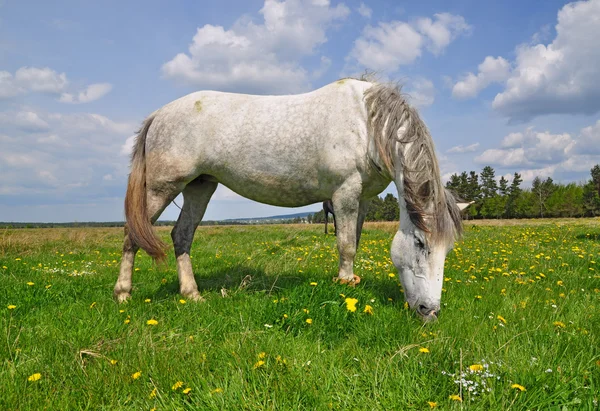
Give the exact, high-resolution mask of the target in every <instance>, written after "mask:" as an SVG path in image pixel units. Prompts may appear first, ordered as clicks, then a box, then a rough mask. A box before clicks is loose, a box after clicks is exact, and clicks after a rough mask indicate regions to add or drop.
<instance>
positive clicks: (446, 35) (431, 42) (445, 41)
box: [417, 13, 471, 55]
mask: <svg viewBox="0 0 600 411" xmlns="http://www.w3.org/2000/svg"><path fill="white" fill-rule="evenodd" d="M434 18H435V20H432V19H430V18H429V17H425V18H420V19H418V20H417V27H418V29H419V32H421V33H422V34H423V35H424V36H425V37H426V38H427V49H428V50H429V51H431V52H432V53H433V54H435V55H438V54H440V53H442V52H443V51H444V49H445V48H446V47H448V45H449V44H450V42H451V41H453V40H455V39H456V38H457V37H458V36H459V35H461V34H468V33H470V31H471V26H469V25H468V24H467V22H466V21H465V19H464V17H462V16H457V15H454V14H450V13H438V14H434Z"/></svg>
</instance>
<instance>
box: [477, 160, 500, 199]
mask: <svg viewBox="0 0 600 411" xmlns="http://www.w3.org/2000/svg"><path fill="white" fill-rule="evenodd" d="M497 194H498V183H497V182H496V173H495V172H494V169H493V168H492V167H490V166H485V167H484V168H483V170H481V196H482V198H483V199H484V200H485V199H487V198H492V197H494V196H496V195H497Z"/></svg>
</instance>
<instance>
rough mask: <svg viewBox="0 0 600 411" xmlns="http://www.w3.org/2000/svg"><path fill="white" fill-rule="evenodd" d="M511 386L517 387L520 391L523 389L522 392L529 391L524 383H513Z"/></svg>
mask: <svg viewBox="0 0 600 411" xmlns="http://www.w3.org/2000/svg"><path fill="white" fill-rule="evenodd" d="M510 388H514V389H517V390H519V391H521V392H522V391H527V388H525V387H523V386H522V385H520V384H513V385H511V386H510Z"/></svg>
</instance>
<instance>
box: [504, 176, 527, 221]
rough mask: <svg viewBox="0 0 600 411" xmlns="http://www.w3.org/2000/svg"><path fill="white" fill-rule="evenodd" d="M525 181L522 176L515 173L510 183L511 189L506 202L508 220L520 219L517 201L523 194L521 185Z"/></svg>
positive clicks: (509, 188)
mask: <svg viewBox="0 0 600 411" xmlns="http://www.w3.org/2000/svg"><path fill="white" fill-rule="evenodd" d="M522 182H523V179H522V178H521V174H519V173H515V174H514V176H513V179H512V182H511V183H510V187H508V198H507V200H506V216H507V217H508V218H515V217H518V215H517V210H516V203H517V199H518V198H519V196H520V195H521V193H522V192H523V190H521V183H522Z"/></svg>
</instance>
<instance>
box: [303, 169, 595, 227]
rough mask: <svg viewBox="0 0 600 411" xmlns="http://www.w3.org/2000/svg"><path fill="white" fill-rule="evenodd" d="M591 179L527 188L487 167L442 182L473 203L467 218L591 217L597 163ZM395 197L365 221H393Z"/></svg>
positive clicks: (538, 182) (318, 218)
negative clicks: (497, 177) (497, 175)
mask: <svg viewBox="0 0 600 411" xmlns="http://www.w3.org/2000/svg"><path fill="white" fill-rule="evenodd" d="M590 174H591V178H590V179H589V180H588V181H586V182H581V183H567V184H563V183H556V182H554V180H552V178H550V177H547V178H546V179H543V178H541V177H535V178H534V179H533V182H532V184H531V187H530V188H522V187H521V183H522V182H523V179H522V178H521V175H520V174H519V173H514V174H513V176H512V178H511V179H510V180H508V179H506V178H505V177H504V176H501V177H500V179H498V180H497V179H496V172H495V171H494V169H493V168H492V167H490V166H486V167H484V168H483V170H482V171H481V173H479V174H478V173H477V172H475V171H470V172H468V173H467V172H466V171H463V172H462V173H460V174H453V175H452V176H450V179H449V180H448V182H447V183H446V188H447V189H449V190H451V191H452V192H453V193H454V194H455V195H456V196H457V197H458V198H459V199H460V201H464V202H471V201H473V202H474V203H473V204H472V205H471V206H470V207H468V208H467V210H466V211H465V212H464V213H465V214H464V215H465V218H467V219H481V218H489V219H498V218H550V217H595V216H598V215H600V165H598V164H597V165H595V166H594V167H593V168H592V169H591V170H590ZM398 215H399V209H398V200H397V199H396V197H394V195H393V194H387V195H386V196H385V198H381V197H376V198H375V199H374V200H373V201H372V202H371V204H370V205H369V210H368V212H367V216H366V218H365V220H366V221H397V220H398ZM307 221H308V222H309V223H324V222H325V216H324V213H323V210H321V211H319V212H317V213H315V214H311V215H309V216H308V217H307Z"/></svg>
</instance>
